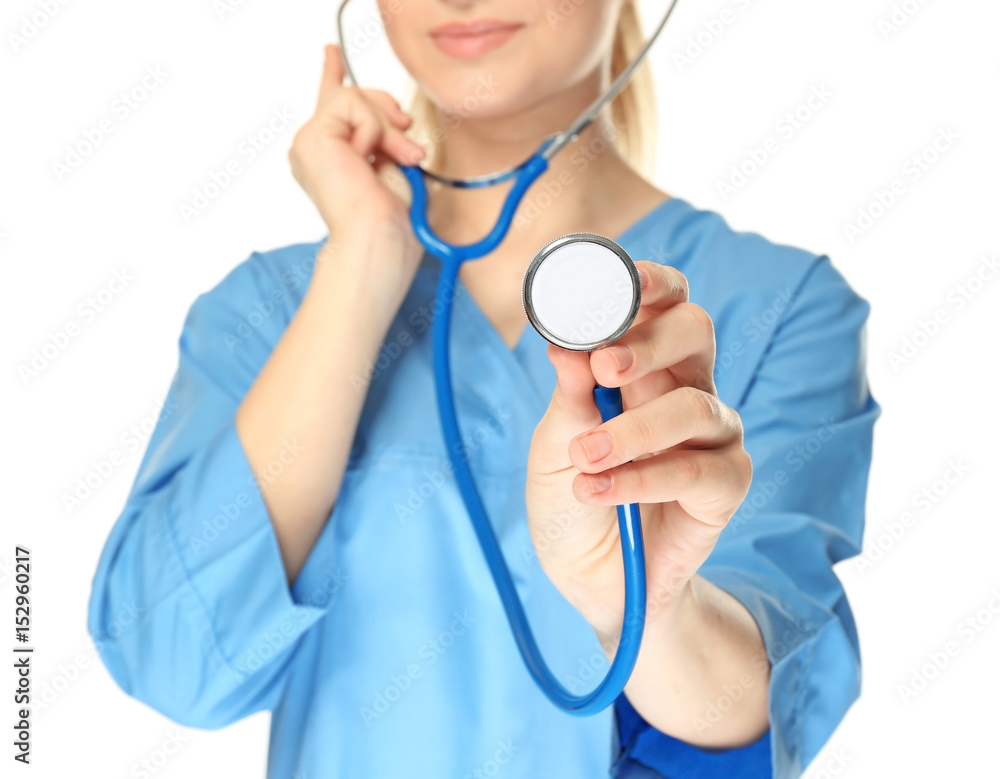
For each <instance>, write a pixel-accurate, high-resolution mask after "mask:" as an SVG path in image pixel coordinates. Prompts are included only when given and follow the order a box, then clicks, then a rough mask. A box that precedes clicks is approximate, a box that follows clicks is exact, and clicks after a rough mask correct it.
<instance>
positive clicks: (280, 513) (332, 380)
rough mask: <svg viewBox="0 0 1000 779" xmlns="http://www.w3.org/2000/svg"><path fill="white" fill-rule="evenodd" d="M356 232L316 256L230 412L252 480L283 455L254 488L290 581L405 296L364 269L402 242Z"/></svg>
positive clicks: (335, 484) (311, 538)
mask: <svg viewBox="0 0 1000 779" xmlns="http://www.w3.org/2000/svg"><path fill="white" fill-rule="evenodd" d="M375 232H377V231H373V232H372V233H369V234H368V235H366V234H365V231H362V230H358V231H357V232H356V233H355V235H356V236H357V237H352V238H351V239H349V240H345V241H341V242H340V243H339V244H334V243H331V242H327V244H325V245H324V246H323V248H322V249H321V250H320V252H319V255H318V256H317V262H316V266H315V269H314V271H313V275H312V279H311V281H310V286H309V288H308V290H307V291H306V293H305V296H304V298H303V300H302V303H301V304H300V306H299V308H298V311H297V312H296V314H295V316H294V317H293V318H292V320H291V322H290V323H289V325H288V327H287V328H286V330H285V332H284V333H283V334H282V337H281V339H280V340H279V341H278V343H277V345H276V346H275V348H274V350H273V351H272V353H271V355H270V357H269V358H268V360H267V362H266V363H265V365H264V367H263V369H262V370H261V372H260V374H259V375H258V376H257V378H256V380H255V381H254V383H253V385H252V386H251V387H250V389H249V390H248V391H247V394H246V396H245V397H244V399H243V401H242V403H241V405H240V407H239V409H238V410H237V413H236V430H237V433H238V435H239V438H240V442H241V444H242V446H243V449H244V452H245V453H246V456H247V460H248V461H249V463H250V465H251V467H252V468H253V471H254V472H255V473H262V472H263V473H266V472H267V469H268V465H269V464H272V465H273V463H274V462H275V460H276V459H277V458H278V457H281V458H282V459H281V462H282V465H283V466H284V467H283V468H282V470H281V475H280V477H279V478H277V479H274V480H272V481H270V482H268V483H267V484H266V487H265V488H264V489H263V490H262V492H263V498H264V502H265V504H266V505H267V509H268V513H269V515H270V517H271V521H272V522H273V524H274V529H275V533H276V535H277V538H278V544H279V546H280V548H281V556H282V560H283V561H284V564H285V570H286V573H287V575H288V580H289V582H290V583H293V582H294V581H295V579H296V577H297V576H298V574H299V571H300V570H301V569H302V566H303V565H304V563H305V561H306V559H307V558H308V556H309V553H310V552H311V550H312V548H313V546H314V545H315V543H316V539H317V538H318V537H319V534H320V531H321V530H322V529H323V524H324V522H325V521H326V518H327V517H328V516H329V515H330V512H331V510H332V508H333V505H334V502H335V500H336V497H337V494H338V492H339V490H340V485H341V482H342V480H343V476H344V471H345V468H346V465H347V459H348V456H349V454H350V451H351V444H352V442H353V440H354V435H355V432H356V430H357V426H358V420H359V418H360V415H361V409H362V407H363V405H364V400H365V397H366V395H367V386H368V376H369V375H370V371H369V368H370V366H371V364H372V362H373V361H374V359H375V356H376V355H377V353H378V350H379V349H380V348H381V345H382V342H383V341H384V339H385V335H386V332H387V330H388V328H389V325H390V324H391V323H392V320H393V318H394V316H395V315H396V312H397V310H398V308H399V305H400V304H401V302H402V297H403V296H404V295H405V290H404V289H403V288H402V286H400V287H399V288H397V289H381V288H378V286H379V284H378V282H377V281H376V276H377V274H372V273H370V272H368V270H367V269H368V268H369V267H370V263H372V262H380V261H386V259H387V253H391V252H398V251H401V248H400V244H398V243H397V242H396V241H394V240H393V239H391V238H386V237H384V233H380V234H379V235H378V237H374V236H375Z"/></svg>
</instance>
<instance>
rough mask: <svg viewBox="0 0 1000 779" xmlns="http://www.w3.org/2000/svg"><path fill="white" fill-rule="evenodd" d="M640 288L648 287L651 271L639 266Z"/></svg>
mask: <svg viewBox="0 0 1000 779" xmlns="http://www.w3.org/2000/svg"><path fill="white" fill-rule="evenodd" d="M638 271H639V288H640V289H646V287H647V286H648V285H649V272H648V271H647V270H645V269H644V268H639V269H638Z"/></svg>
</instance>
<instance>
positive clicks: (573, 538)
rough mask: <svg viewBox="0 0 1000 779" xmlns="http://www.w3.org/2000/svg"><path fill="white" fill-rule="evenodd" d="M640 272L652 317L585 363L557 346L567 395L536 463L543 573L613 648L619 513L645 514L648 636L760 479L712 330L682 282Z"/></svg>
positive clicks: (619, 605)
mask: <svg viewBox="0 0 1000 779" xmlns="http://www.w3.org/2000/svg"><path fill="white" fill-rule="evenodd" d="M636 265H637V267H638V268H639V271H640V276H642V277H643V283H644V286H643V289H642V305H641V307H640V309H639V314H638V316H637V318H636V321H635V323H634V324H633V325H632V327H631V328H630V329H629V330H628V332H627V333H625V335H624V336H622V337H621V338H620V339H619V340H618V341H617V342H616V343H615V344H613V345H612V346H610V347H607V348H605V349H599V350H597V351H594V352H589V353H588V352H571V351H566V350H564V349H560V348H558V347H556V346H553V345H549V347H548V356H549V359H550V360H551V361H552V363H553V365H554V366H555V368H556V373H557V387H556V389H555V391H554V392H553V395H552V401H551V403H550V405H549V408H548V410H547V411H546V413H545V415H544V417H543V418H542V420H541V422H540V423H539V424H538V427H537V428H536V429H535V433H534V437H533V438H532V443H531V450H530V453H529V457H528V480H527V492H526V502H527V512H528V524H529V529H530V532H531V536H532V539H533V541H534V544H535V548H536V551H537V553H538V558H539V562H540V563H541V565H542V566H543V568H544V570H545V572H546V574H547V575H548V576H549V578H550V579H551V580H552V582H553V583H554V584H555V586H556V587H557V588H558V589H559V591H560V592H561V593H562V594H563V595H564V596H565V597H566V598H567V600H569V602H570V603H572V604H573V605H574V606H575V607H576V608H577V609H578V610H579V611H580V612H581V613H582V614H583V616H584V617H585V618H586V619H587V620H588V621H589V622H590V624H591V625H592V626H593V628H594V630H595V631H596V632H597V635H598V636H599V637H600V638H601V640H602V643H603V644H604V645H605V646H606V647H607V646H609V645H610V646H612V647H614V646H615V645H617V641H618V637H619V634H620V632H621V626H622V619H623V607H624V602H625V595H624V583H623V570H622V554H621V544H620V540H619V533H618V519H617V513H616V508H615V507H616V506H617V505H618V504H629V503H638V504H639V510H640V514H641V518H642V532H643V537H644V541H645V550H646V576H647V592H648V602H647V629H649V628H650V627H652V626H653V625H654V623H655V622H656V621H657V620H669V619H670V615H671V612H672V611H673V610H674V608H675V607H676V603H677V602H679V601H680V600H682V598H681V597H680V596H683V595H687V594H690V590H691V580H692V577H694V575H695V573H696V572H697V570H698V568H699V567H700V566H701V564H702V563H703V562H704V561H705V559H706V558H707V557H708V555H709V553H710V552H711V551H712V549H713V548H714V547H715V543H716V541H717V539H718V537H719V534H720V533H721V532H722V529H723V528H724V527H725V525H726V523H727V522H728V520H729V518H730V517H732V515H733V514H734V513H735V512H736V510H737V509H738V508H739V506H740V504H741V503H742V502H743V499H744V498H745V497H746V495H747V493H748V491H749V489H750V480H751V475H752V464H751V461H750V456H749V455H748V454H747V452H746V450H745V449H744V448H743V426H742V423H741V421H740V418H739V415H738V414H737V413H736V412H735V411H734V410H733V409H731V408H729V407H728V406H726V405H725V404H724V403H722V401H720V400H719V398H718V395H717V393H716V389H715V383H714V380H713V378H712V373H713V367H714V364H715V332H714V327H713V324H712V320H711V318H710V317H709V316H708V314H707V313H706V312H705V310H704V309H702V308H700V307H699V306H697V305H694V304H693V303H691V302H690V301H689V300H688V285H687V279H686V278H685V277H684V276H683V274H681V273H680V272H679V271H677V270H675V269H673V268H670V267H667V266H662V265H659V264H657V263H654V262H647V261H640V262H637V263H636ZM647 279H648V280H647ZM595 383H600V384H602V385H604V386H605V387H621V391H622V400H623V406H624V409H625V410H624V412H623V413H622V414H621V415H620V416H618V417H616V418H614V419H612V420H609V421H608V422H604V423H602V422H601V417H600V413H599V412H598V410H597V407H596V406H595V404H594V399H593V389H594V386H595ZM611 654H613V651H612V652H611Z"/></svg>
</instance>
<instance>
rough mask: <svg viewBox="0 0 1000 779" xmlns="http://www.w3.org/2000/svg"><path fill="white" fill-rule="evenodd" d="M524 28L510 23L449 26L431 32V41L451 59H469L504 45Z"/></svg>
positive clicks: (475, 23) (476, 23) (473, 23)
mask: <svg viewBox="0 0 1000 779" xmlns="http://www.w3.org/2000/svg"><path fill="white" fill-rule="evenodd" d="M523 26H524V25H521V24H511V23H509V22H472V23H470V24H448V25H443V26H442V27H437V28H435V29H434V30H431V40H433V41H434V45H435V46H437V47H438V49H439V50H440V51H441V52H443V53H444V54H447V55H448V56H449V57H455V58H457V59H468V58H470V57H478V56H480V55H481V54H485V53H486V52H488V51H490V50H492V49H495V48H496V47H497V46H501V45H503V44H504V43H506V42H507V41H508V40H509V39H510V38H511V37H512V36H513V35H514V33H516V32H517V31H518V30H520V29H521V27H523Z"/></svg>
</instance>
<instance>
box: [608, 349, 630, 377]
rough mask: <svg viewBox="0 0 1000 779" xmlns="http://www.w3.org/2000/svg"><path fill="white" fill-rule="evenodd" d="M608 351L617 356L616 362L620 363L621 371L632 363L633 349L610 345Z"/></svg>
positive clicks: (619, 368)
mask: <svg viewBox="0 0 1000 779" xmlns="http://www.w3.org/2000/svg"><path fill="white" fill-rule="evenodd" d="M608 351H609V352H610V353H611V356H612V357H614V358H615V362H616V363H618V370H619V371H624V370H628V368H629V366H631V365H632V350H631V349H629V348H628V347H627V346H617V345H616V346H609V347H608Z"/></svg>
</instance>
